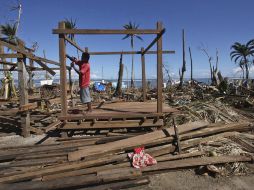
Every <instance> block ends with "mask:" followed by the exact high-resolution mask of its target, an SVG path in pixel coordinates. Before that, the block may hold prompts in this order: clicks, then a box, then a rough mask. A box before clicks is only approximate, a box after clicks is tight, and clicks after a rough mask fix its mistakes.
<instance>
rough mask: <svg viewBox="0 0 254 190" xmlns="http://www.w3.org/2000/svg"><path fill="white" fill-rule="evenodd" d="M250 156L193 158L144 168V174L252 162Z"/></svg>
mask: <svg viewBox="0 0 254 190" xmlns="http://www.w3.org/2000/svg"><path fill="white" fill-rule="evenodd" d="M251 161H252V158H251V157H250V156H236V155H234V156H218V157H202V158H191V159H184V160H177V161H168V162H161V163H158V164H157V165H153V166H150V167H147V168H142V169H141V170H142V173H147V172H155V171H163V170H170V169H181V168H189V167H196V166H204V165H214V164H224V163H231V162H251Z"/></svg>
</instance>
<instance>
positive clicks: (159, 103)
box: [157, 22, 163, 113]
mask: <svg viewBox="0 0 254 190" xmlns="http://www.w3.org/2000/svg"><path fill="white" fill-rule="evenodd" d="M157 30H162V23H161V22H158V23H157ZM157 37H158V41H157V113H161V112H162V109H163V108H162V101H163V100H162V85H163V73H162V35H161V36H160V35H157Z"/></svg>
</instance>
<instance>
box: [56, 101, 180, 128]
mask: <svg viewBox="0 0 254 190" xmlns="http://www.w3.org/2000/svg"><path fill="white" fill-rule="evenodd" d="M156 106H157V104H156V102H116V103H110V104H106V103H105V104H104V105H102V106H101V107H100V108H98V109H93V111H92V113H85V114H81V113H78V112H81V111H80V107H79V108H75V109H71V110H69V113H72V114H68V115H67V116H66V117H59V120H63V121H66V124H65V125H64V126H63V127H62V128H61V129H62V130H71V129H75V130H77V129H105V128H136V127H161V126H163V124H164V122H163V119H164V117H165V115H169V114H172V113H175V112H178V110H176V109H174V108H171V107H169V106H168V105H166V104H164V105H163V113H157V112H156V110H157V107H156ZM83 108H86V107H85V106H84V107H83ZM75 112H77V114H73V113H75Z"/></svg>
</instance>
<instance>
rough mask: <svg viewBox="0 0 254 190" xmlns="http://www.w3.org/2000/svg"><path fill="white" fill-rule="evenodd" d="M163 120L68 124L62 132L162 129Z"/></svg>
mask: <svg viewBox="0 0 254 190" xmlns="http://www.w3.org/2000/svg"><path fill="white" fill-rule="evenodd" d="M163 125H164V124H163V119H159V120H158V121H157V122H154V120H153V119H149V120H146V121H145V122H140V120H125V121H96V122H95V123H94V124H93V122H82V123H80V124H77V123H66V124H65V125H64V126H63V127H62V128H61V130H67V129H68V130H70V129H75V130H76V129H111V128H112V129H113V128H114V129H116V128H136V127H162V126H163Z"/></svg>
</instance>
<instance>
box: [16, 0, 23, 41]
mask: <svg viewBox="0 0 254 190" xmlns="http://www.w3.org/2000/svg"><path fill="white" fill-rule="evenodd" d="M18 8H19V13H18V20H17V27H16V32H15V36H17V33H18V28H19V24H20V17H21V11H22V6H21V3H20V2H19V5H18Z"/></svg>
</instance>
